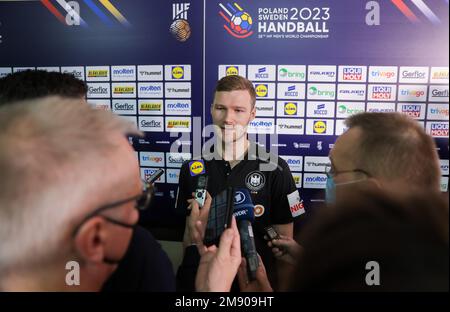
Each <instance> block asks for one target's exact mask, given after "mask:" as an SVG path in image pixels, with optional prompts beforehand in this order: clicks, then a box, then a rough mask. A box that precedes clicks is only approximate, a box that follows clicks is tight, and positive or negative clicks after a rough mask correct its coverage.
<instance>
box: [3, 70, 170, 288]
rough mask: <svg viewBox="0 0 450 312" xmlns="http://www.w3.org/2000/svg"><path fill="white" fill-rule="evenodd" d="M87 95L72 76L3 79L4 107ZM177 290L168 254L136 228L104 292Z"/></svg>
mask: <svg viewBox="0 0 450 312" xmlns="http://www.w3.org/2000/svg"><path fill="white" fill-rule="evenodd" d="M86 92H87V85H86V83H85V82H84V81H82V80H79V79H77V78H75V77H74V76H72V75H71V74H67V73H59V72H47V71H43V70H27V71H22V72H15V73H12V74H9V75H7V76H6V77H4V78H1V79H0V106H3V105H5V106H6V105H15V103H19V102H18V101H22V100H32V99H39V98H43V97H46V96H60V97H62V98H64V99H77V100H79V101H73V102H71V103H74V104H76V105H86V104H87V102H86V99H85V98H86ZM29 103H30V104H33V103H34V102H33V101H31V102H29ZM110 260H112V261H114V260H113V259H110ZM174 290H175V277H174V273H173V269H172V264H171V262H170V260H169V258H168V256H167V254H166V253H165V252H164V250H163V249H162V248H161V245H160V244H159V243H158V242H157V241H156V240H155V238H154V237H153V236H152V234H151V233H150V232H149V231H147V229H145V228H143V227H142V226H139V225H136V226H133V234H132V236H131V241H130V244H129V246H128V249H127V251H126V253H125V256H124V257H123V258H122V260H121V261H120V263H119V264H118V268H117V270H115V271H114V272H113V274H112V275H111V276H110V278H109V279H108V280H107V281H106V283H105V284H104V286H103V288H102V291H108V292H122V291H174Z"/></svg>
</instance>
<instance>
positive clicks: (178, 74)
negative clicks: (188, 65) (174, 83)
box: [172, 66, 184, 79]
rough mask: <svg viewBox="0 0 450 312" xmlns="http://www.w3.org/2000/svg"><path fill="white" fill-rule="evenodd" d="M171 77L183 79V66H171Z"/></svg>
mask: <svg viewBox="0 0 450 312" xmlns="http://www.w3.org/2000/svg"><path fill="white" fill-rule="evenodd" d="M172 78H173V79H183V78H184V67H183V66H172Z"/></svg>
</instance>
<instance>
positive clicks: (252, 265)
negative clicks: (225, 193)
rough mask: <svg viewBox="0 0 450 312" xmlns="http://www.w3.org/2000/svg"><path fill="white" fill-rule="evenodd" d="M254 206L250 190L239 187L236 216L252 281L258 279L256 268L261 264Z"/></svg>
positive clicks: (249, 276)
mask: <svg viewBox="0 0 450 312" xmlns="http://www.w3.org/2000/svg"><path fill="white" fill-rule="evenodd" d="M253 208H254V205H253V202H252V199H251V197H250V192H249V191H248V190H247V189H245V188H237V189H236V191H235V193H234V217H235V218H236V221H237V226H238V229H239V235H240V237H241V249H242V254H243V255H244V257H245V260H246V261H247V273H248V278H249V280H250V281H254V280H255V279H256V270H257V269H258V266H259V260H258V253H257V252H256V246H255V238H254V235H253V227H252V222H253V220H254V219H255V216H254V213H253Z"/></svg>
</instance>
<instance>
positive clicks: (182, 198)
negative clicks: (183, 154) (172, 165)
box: [175, 161, 192, 214]
mask: <svg viewBox="0 0 450 312" xmlns="http://www.w3.org/2000/svg"><path fill="white" fill-rule="evenodd" d="M190 198H192V186H191V176H190V174H189V161H185V162H184V163H183V165H182V166H181V170H180V179H179V181H178V192H177V200H176V203H175V211H177V213H179V214H185V213H186V211H187V206H188V203H187V200H188V199H190Z"/></svg>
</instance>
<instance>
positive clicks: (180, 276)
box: [176, 245, 200, 292]
mask: <svg viewBox="0 0 450 312" xmlns="http://www.w3.org/2000/svg"><path fill="white" fill-rule="evenodd" d="M199 263H200V254H199V253H198V250H197V246H195V245H191V246H188V247H187V248H186V249H185V251H184V256H183V261H182V262H181V265H180V267H179V268H178V271H177V277H176V278H177V291H183V292H187V291H195V276H196V275H197V269H198V264H199Z"/></svg>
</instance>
